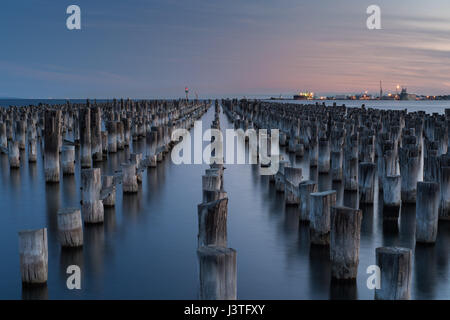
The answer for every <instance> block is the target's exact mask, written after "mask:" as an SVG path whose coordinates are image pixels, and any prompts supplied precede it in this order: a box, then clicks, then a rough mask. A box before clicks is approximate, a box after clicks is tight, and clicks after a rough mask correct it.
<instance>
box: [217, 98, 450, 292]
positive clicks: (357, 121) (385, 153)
mask: <svg viewBox="0 0 450 320" xmlns="http://www.w3.org/2000/svg"><path fill="white" fill-rule="evenodd" d="M222 104H223V106H224V111H225V113H226V114H227V115H228V116H229V118H230V119H231V120H232V121H233V122H234V124H235V128H241V129H243V130H247V129H249V128H254V129H267V130H268V132H270V131H271V129H278V130H279V136H280V142H279V143H280V146H282V147H285V148H286V152H288V153H292V154H295V156H296V157H298V158H302V157H307V158H308V159H309V165H310V167H311V168H315V169H316V171H317V172H318V174H328V175H331V178H332V181H333V182H337V183H341V184H342V185H343V188H344V191H345V192H347V193H350V194H352V193H354V194H355V195H356V198H357V201H356V202H355V205H354V207H352V208H350V207H342V206H336V191H335V190H326V191H322V192H318V180H317V177H311V178H310V180H304V179H303V176H302V169H301V168H295V167H293V166H291V165H290V163H289V161H287V160H282V159H281V160H280V161H279V170H278V172H277V173H276V174H275V175H274V176H271V177H270V180H269V181H271V182H273V183H275V189H276V190H277V191H278V192H284V195H285V202H286V204H287V205H295V206H298V210H299V216H300V219H301V220H302V221H303V222H307V223H309V227H310V242H311V244H312V245H329V246H330V260H331V263H332V277H333V278H334V279H336V280H345V281H348V280H352V279H356V276H357V270H358V263H359V242H360V228H361V220H362V212H361V210H359V203H365V204H372V203H373V202H374V193H375V184H376V183H377V184H378V186H379V190H380V191H382V196H381V198H382V204H383V219H384V220H385V221H390V222H392V221H393V222H394V223H397V222H398V219H399V217H400V211H401V205H402V203H413V204H414V203H415V205H416V233H415V237H416V242H417V243H427V244H433V243H434V242H435V241H436V237H437V232H438V222H439V220H449V217H450V214H449V213H450V189H449V188H450V162H449V159H450V153H449V152H448V151H450V149H449V148H448V146H449V144H450V139H449V137H448V135H449V130H448V128H449V121H450V109H446V110H445V114H444V115H440V114H437V113H433V114H431V115H429V114H426V113H425V112H421V111H420V112H412V113H408V112H407V111H406V110H378V109H366V108H365V107H364V106H363V107H362V108H347V107H345V106H337V105H334V106H331V107H326V106H325V105H319V104H315V105H299V104H284V103H272V102H261V101H248V100H240V101H238V100H223V101H222ZM269 139H270V135H269ZM269 152H270V150H269ZM376 260H377V265H378V266H379V267H380V268H381V273H382V275H381V279H382V286H381V289H379V290H376V292H375V297H376V298H377V299H408V298H409V297H410V281H411V268H412V266H411V263H412V251H411V250H410V249H407V248H377V249H376Z"/></svg>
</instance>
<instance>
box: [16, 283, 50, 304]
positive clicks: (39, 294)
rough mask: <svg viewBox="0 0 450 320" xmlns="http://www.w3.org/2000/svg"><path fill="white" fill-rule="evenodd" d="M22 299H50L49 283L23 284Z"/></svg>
mask: <svg viewBox="0 0 450 320" xmlns="http://www.w3.org/2000/svg"><path fill="white" fill-rule="evenodd" d="M22 300H48V287H47V284H44V285H32V286H22Z"/></svg>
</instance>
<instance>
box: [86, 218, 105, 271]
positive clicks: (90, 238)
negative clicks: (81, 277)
mask: <svg viewBox="0 0 450 320" xmlns="http://www.w3.org/2000/svg"><path fill="white" fill-rule="evenodd" d="M83 236H84V243H85V245H84V252H85V254H86V268H88V269H89V270H91V272H92V273H93V274H103V268H104V257H103V255H104V247H105V229H104V225H103V224H99V223H97V224H85V225H84V234H83Z"/></svg>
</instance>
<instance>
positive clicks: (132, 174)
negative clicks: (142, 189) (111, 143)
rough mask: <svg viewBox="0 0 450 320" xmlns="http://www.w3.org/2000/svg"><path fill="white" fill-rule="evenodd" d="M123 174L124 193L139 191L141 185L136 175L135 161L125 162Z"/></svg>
mask: <svg viewBox="0 0 450 320" xmlns="http://www.w3.org/2000/svg"><path fill="white" fill-rule="evenodd" d="M122 174H123V178H122V189H123V193H137V192H138V190H139V185H138V180H137V175H136V165H135V164H133V163H123V164H122Z"/></svg>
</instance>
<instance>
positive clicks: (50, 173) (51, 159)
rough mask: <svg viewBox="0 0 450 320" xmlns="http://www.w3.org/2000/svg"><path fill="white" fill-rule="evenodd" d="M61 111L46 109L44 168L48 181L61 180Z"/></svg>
mask: <svg viewBox="0 0 450 320" xmlns="http://www.w3.org/2000/svg"><path fill="white" fill-rule="evenodd" d="M60 120H61V111H60V110H46V111H45V129H44V139H45V145H44V170H45V181H46V182H59V135H60V132H61V129H60V128H61V121H60Z"/></svg>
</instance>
